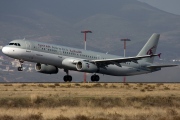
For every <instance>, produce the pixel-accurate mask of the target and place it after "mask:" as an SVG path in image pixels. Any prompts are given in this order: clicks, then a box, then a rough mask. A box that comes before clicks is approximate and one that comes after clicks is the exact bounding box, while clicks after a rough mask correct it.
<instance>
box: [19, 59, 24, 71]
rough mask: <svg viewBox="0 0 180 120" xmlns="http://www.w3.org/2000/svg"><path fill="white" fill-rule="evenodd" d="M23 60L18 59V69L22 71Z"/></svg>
mask: <svg viewBox="0 0 180 120" xmlns="http://www.w3.org/2000/svg"><path fill="white" fill-rule="evenodd" d="M23 62H24V61H23V60H19V63H20V67H18V71H23V67H22V65H23Z"/></svg>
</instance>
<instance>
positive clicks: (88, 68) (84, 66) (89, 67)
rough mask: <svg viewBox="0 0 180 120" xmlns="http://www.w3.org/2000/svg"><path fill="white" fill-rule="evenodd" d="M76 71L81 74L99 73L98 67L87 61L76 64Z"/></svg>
mask: <svg viewBox="0 0 180 120" xmlns="http://www.w3.org/2000/svg"><path fill="white" fill-rule="evenodd" d="M76 69H77V70H78V71H81V72H90V73H95V72H97V71H98V67H97V65H95V64H93V63H90V62H86V61H78V62H77V64H76Z"/></svg>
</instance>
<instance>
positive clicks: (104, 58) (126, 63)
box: [2, 33, 177, 82]
mask: <svg viewBox="0 0 180 120" xmlns="http://www.w3.org/2000/svg"><path fill="white" fill-rule="evenodd" d="M159 37H160V34H157V33H154V34H153V35H152V36H151V37H150V38H149V40H148V41H147V43H146V44H145V45H144V47H143V48H142V49H141V51H140V52H139V53H138V54H137V56H134V57H119V56H117V55H110V54H106V53H100V52H93V51H88V50H83V49H77V48H72V47H66V46H61V45H54V44H48V43H43V42H36V41H30V40H25V39H18V40H13V41H11V42H10V43H9V44H8V45H6V46H4V47H3V48H2V52H3V53H4V54H5V55H7V56H9V57H11V58H14V59H18V60H19V62H20V66H19V67H18V71H23V62H24V61H29V62H34V63H36V64H35V70H36V71H37V72H40V73H45V74H57V73H58V71H59V69H64V71H65V72H66V74H67V75H65V76H64V78H63V79H64V81H65V82H67V81H69V82H70V81H72V76H71V75H69V70H73V71H78V72H86V73H92V76H91V81H99V80H100V77H99V76H98V75H97V74H98V73H99V74H105V75H112V76H131V75H139V74H146V73H151V72H155V71H159V70H161V68H163V67H173V66H177V65H156V64H153V61H154V57H155V56H159V57H160V55H161V54H155V52H156V48H157V45H158V41H159Z"/></svg>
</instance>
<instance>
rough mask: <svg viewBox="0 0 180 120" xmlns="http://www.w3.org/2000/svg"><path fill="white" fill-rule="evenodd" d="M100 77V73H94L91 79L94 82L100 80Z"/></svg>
mask: <svg viewBox="0 0 180 120" xmlns="http://www.w3.org/2000/svg"><path fill="white" fill-rule="evenodd" d="M99 79H100V77H99V75H92V76H91V81H92V82H98V81H99Z"/></svg>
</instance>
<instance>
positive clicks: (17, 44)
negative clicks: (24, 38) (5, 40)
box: [9, 43, 21, 46]
mask: <svg viewBox="0 0 180 120" xmlns="http://www.w3.org/2000/svg"><path fill="white" fill-rule="evenodd" d="M9 45H15V46H21V45H20V44H19V43H9Z"/></svg>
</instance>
